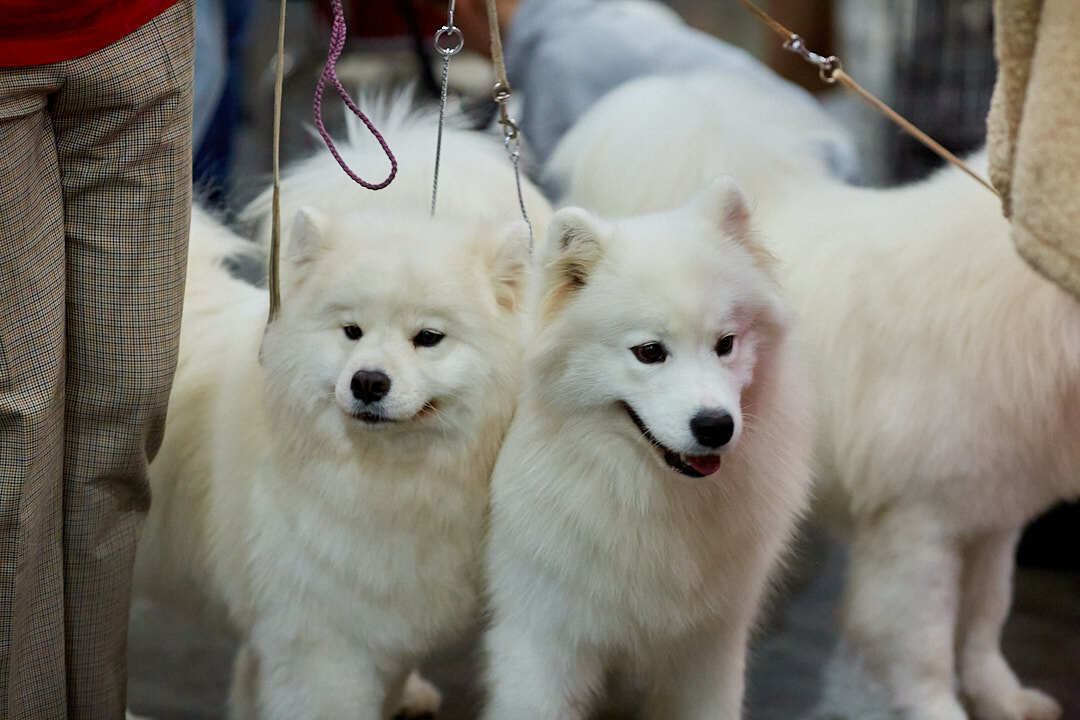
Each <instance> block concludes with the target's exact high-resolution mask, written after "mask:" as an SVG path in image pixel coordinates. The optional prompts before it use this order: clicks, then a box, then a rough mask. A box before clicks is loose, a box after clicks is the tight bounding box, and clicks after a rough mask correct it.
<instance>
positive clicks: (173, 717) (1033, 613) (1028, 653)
mask: <svg viewBox="0 0 1080 720" xmlns="http://www.w3.org/2000/svg"><path fill="white" fill-rule="evenodd" d="M797 567H798V568H800V570H799V573H800V574H801V577H795V578H792V579H790V580H789V582H788V585H789V589H788V591H787V593H786V594H781V596H780V597H778V598H777V600H776V601H774V604H773V612H772V613H771V614H770V617H769V620H768V622H767V623H766V626H765V627H764V628H763V630H762V632H761V633H760V635H759V637H758V638H757V640H756V641H755V643H754V647H753V651H752V661H751V669H750V678H749V688H748V697H747V706H748V713H747V718H748V719H749V720H793V719H796V718H804V717H806V715H807V713H808V712H809V711H810V710H811V709H812V708H813V707H814V705H815V704H816V702H817V700H818V698H819V695H820V688H821V675H822V671H823V669H824V667H825V665H826V662H827V660H828V658H829V656H830V654H831V652H832V650H833V647H834V644H835V640H836V615H837V608H838V603H839V595H840V587H841V581H842V576H843V569H844V557H843V553H842V551H841V550H840V549H839V547H837V546H836V545H833V544H826V543H824V541H821V542H816V543H809V544H808V546H807V547H806V548H805V549H804V551H803V561H802V562H801V563H798V564H797ZM1016 586H1017V587H1016V599H1015V607H1014V610H1013V613H1012V616H1011V618H1010V621H1009V624H1008V627H1007V628H1006V632H1005V651H1006V655H1007V656H1008V657H1009V658H1010V660H1011V661H1012V663H1013V665H1014V667H1015V668H1016V670H1017V672H1018V674H1019V675H1020V676H1021V677H1022V678H1023V679H1024V681H1025V682H1026V683H1029V684H1032V685H1035V686H1037V687H1040V688H1042V689H1044V690H1046V691H1048V692H1050V693H1051V694H1053V695H1054V696H1055V697H1057V698H1058V700H1059V701H1061V702H1062V703H1063V705H1064V706H1065V708H1066V712H1065V717H1064V719H1063V720H1080V575H1078V574H1071V573H1062V572H1050V571H1044V570H1031V569H1021V570H1020V571H1019V572H1018V575H1017V583H1016ZM231 650H232V642H231V639H230V638H225V637H220V636H215V635H211V634H208V633H207V632H205V631H203V630H202V629H200V628H199V627H197V626H195V625H193V624H191V623H190V622H189V621H187V620H185V619H184V618H182V617H179V616H177V615H175V614H172V613H170V612H169V611H168V610H166V609H165V608H162V607H157V606H152V605H149V604H146V603H136V607H135V611H134V613H133V617H132V624H131V650H130V671H131V681H130V697H129V702H130V705H131V708H132V709H133V710H134V711H135V712H137V713H140V714H143V715H148V716H150V717H152V718H156V720H182V719H185V720H186V719H189V718H190V719H192V720H211V719H216V718H221V717H223V715H224V713H223V708H224V699H225V694H226V691H227V688H228V681H229V665H230V654H231ZM425 671H426V672H427V674H428V675H429V677H430V678H431V679H432V680H434V681H435V682H436V683H437V684H438V685H439V687H440V688H441V689H442V690H443V694H444V698H445V704H444V708H443V712H442V713H441V714H440V718H441V719H442V720H468V719H470V718H475V717H476V716H477V713H476V710H477V707H478V706H479V693H478V691H477V688H476V684H475V682H474V680H475V678H476V675H477V672H476V649H475V638H470V639H469V641H468V642H466V643H464V644H463V646H462V647H460V648H454V649H450V650H448V651H446V652H444V653H442V654H440V655H439V656H438V657H435V658H432V660H431V661H430V662H429V663H428V664H427V665H426V667H425ZM608 720H613V719H608ZM853 720H854V719H853Z"/></svg>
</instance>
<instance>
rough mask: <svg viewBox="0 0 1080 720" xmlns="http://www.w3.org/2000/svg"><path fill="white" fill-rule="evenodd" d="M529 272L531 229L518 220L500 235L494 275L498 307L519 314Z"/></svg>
mask: <svg viewBox="0 0 1080 720" xmlns="http://www.w3.org/2000/svg"><path fill="white" fill-rule="evenodd" d="M528 269H529V226H528V225H526V224H525V221H524V220H515V221H514V222H512V223H511V224H510V225H508V226H506V227H505V228H503V229H502V231H501V232H500V233H499V247H498V250H497V251H496V253H495V261H494V264H493V267H492V276H493V278H494V281H495V300H496V302H498V303H499V307H501V308H503V309H504V310H508V311H510V312H518V311H519V310H520V309H521V306H522V303H523V301H524V299H525V282H526V275H527V273H528Z"/></svg>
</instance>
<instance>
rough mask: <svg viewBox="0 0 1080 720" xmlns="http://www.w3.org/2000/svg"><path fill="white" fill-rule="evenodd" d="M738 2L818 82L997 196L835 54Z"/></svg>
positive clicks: (747, 1) (745, 1)
mask: <svg viewBox="0 0 1080 720" xmlns="http://www.w3.org/2000/svg"><path fill="white" fill-rule="evenodd" d="M739 2H741V3H742V4H743V6H744V7H745V8H746V9H747V10H749V11H750V12H751V13H753V14H754V15H755V16H757V18H758V19H759V20H761V21H762V22H763V23H765V25H767V26H768V27H769V29H771V30H772V31H773V32H775V33H776V34H777V35H779V36H780V37H781V38H783V40H784V44H783V47H784V49H785V50H787V51H789V52H793V53H795V54H796V55H798V56H800V57H801V58H803V59H804V60H806V62H808V63H810V64H811V65H813V66H815V67H816V68H817V69H818V76H819V77H820V78H821V80H822V82H825V83H828V84H829V85H832V84H835V83H837V82H839V83H840V84H841V85H843V86H844V87H845V88H847V89H848V90H850V91H852V92H854V93H855V94H856V95H858V96H859V97H860V98H862V99H863V100H864V101H865V102H866V103H867V104H869V105H870V106H871V107H873V108H874V109H876V110H877V111H878V112H880V113H881V114H882V115H884V116H885V117H887V118H889V119H890V120H892V121H893V122H894V123H896V124H897V125H898V126H899V127H900V128H901V129H902V130H904V132H906V133H908V134H909V135H911V136H912V137H914V138H915V139H916V140H918V141H919V142H921V143H922V144H923V145H925V146H926V147H928V148H929V149H930V150H933V151H934V152H935V153H937V155H938V156H939V157H941V158H942V159H944V160H947V161H949V162H950V163H952V164H953V165H955V166H956V167H958V168H960V169H961V170H963V171H964V172H965V173H967V174H968V175H970V176H971V177H972V178H973V179H974V180H975V181H976V182H978V183H979V184H980V185H982V186H983V187H985V188H986V189H987V190H989V191H990V192H992V193H994V195H997V194H998V191H997V190H995V189H994V186H993V185H991V184H990V183H989V182H987V181H986V180H984V179H983V178H982V177H981V176H979V174H978V173H976V172H975V171H974V170H972V169H971V168H970V167H968V165H967V164H966V163H964V161H963V160H961V159H960V158H958V157H956V156H955V155H953V154H952V153H951V152H949V151H948V150H946V149H945V148H944V147H943V146H942V145H941V144H940V143H938V142H937V141H936V140H934V139H933V138H932V137H930V136H929V135H927V134H926V133H924V132H923V131H922V130H920V129H919V128H917V127H916V126H915V125H914V124H912V123H911V122H910V121H909V120H907V119H905V118H904V116H903V115H901V114H900V113H898V112H896V111H895V110H893V109H892V108H891V107H889V106H888V105H886V104H885V103H884V102H882V101H881V100H880V99H878V98H877V97H876V96H875V95H873V94H872V93H871V92H870V91H869V90H867V89H866V88H864V87H863V86H862V85H859V83H857V82H855V80H854V78H852V77H851V76H850V75H848V74H847V73H846V72H845V71H844V68H843V66H842V65H841V64H840V58H838V57H836V56H835V55H830V56H829V57H825V56H824V55H818V54H817V53H816V52H813V51H812V50H810V49H809V48H807V47H806V43H805V42H804V41H803V38H802V37H801V36H800V35H798V34H797V33H793V32H792V31H791V30H789V29H788V28H786V27H784V26H783V25H781V24H780V23H779V22H777V20H776V19H775V18H773V17H772V16H771V15H769V14H768V13H767V12H765V11H764V10H762V9H761V8H759V7H758V6H757V5H755V4H754V3H752V2H750V0H739Z"/></svg>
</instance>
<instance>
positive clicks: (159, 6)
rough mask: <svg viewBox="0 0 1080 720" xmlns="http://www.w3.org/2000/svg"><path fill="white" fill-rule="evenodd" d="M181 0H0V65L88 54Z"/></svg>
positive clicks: (124, 35) (15, 65) (26, 63)
mask: <svg viewBox="0 0 1080 720" xmlns="http://www.w3.org/2000/svg"><path fill="white" fill-rule="evenodd" d="M176 2H177V0H0V67H17V66H22V65H44V64H46V63H53V62H60V61H61V60H71V59H73V58H77V57H82V56H83V55H89V54H90V53H92V52H95V51H97V50H100V49H101V48H103V47H105V46H106V45H111V44H113V43H114V42H116V41H117V40H120V39H121V38H124V37H126V36H128V35H130V34H131V33H133V32H134V31H135V30H138V29H139V28H140V27H142V26H143V25H145V24H146V23H148V22H150V21H151V20H153V19H154V18H155V17H157V16H158V15H160V14H161V13H163V12H165V10H167V9H168V8H169V7H171V6H172V5H174V4H176Z"/></svg>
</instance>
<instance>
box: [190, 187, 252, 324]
mask: <svg viewBox="0 0 1080 720" xmlns="http://www.w3.org/2000/svg"><path fill="white" fill-rule="evenodd" d="M263 256H264V253H263V251H262V249H261V248H259V247H258V246H256V245H255V244H254V243H252V242H250V241H248V240H244V239H243V238H241V237H240V236H239V235H237V234H236V233H234V232H232V231H231V230H229V229H228V228H227V227H225V225H224V224H223V223H221V222H219V221H218V220H217V219H216V218H214V216H213V215H211V214H210V213H209V212H207V211H206V210H204V209H203V208H201V207H199V206H198V205H193V206H192V208H191V235H190V239H189V241H188V263H187V290H186V292H185V298H186V299H185V302H186V303H189V304H190V303H196V304H197V303H200V302H202V300H203V299H212V298H216V299H217V300H220V301H223V302H224V301H227V299H226V298H224V297H222V295H223V293H224V294H233V293H250V292H251V291H252V290H254V288H253V287H252V286H251V285H250V284H249V283H245V282H244V281H242V280H240V279H238V278H236V277H234V276H233V274H232V272H230V270H229V267H228V266H229V263H235V262H237V261H240V262H242V263H244V264H247V263H261V259H262V258H263ZM212 301H213V300H212Z"/></svg>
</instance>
